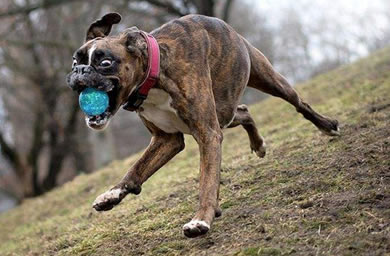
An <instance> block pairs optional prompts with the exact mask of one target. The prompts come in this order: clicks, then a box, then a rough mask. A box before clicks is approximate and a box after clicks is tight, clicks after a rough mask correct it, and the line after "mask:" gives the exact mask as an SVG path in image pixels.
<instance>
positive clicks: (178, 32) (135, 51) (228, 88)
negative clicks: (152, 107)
mask: <svg viewBox="0 0 390 256" xmlns="http://www.w3.org/2000/svg"><path fill="white" fill-rule="evenodd" d="M110 15H111V16H110ZM119 17H120V16H119ZM118 22H119V21H118V17H117V14H108V15H106V16H105V17H103V18H102V19H101V20H100V21H98V22H97V23H94V24H92V25H91V27H90V29H89V31H88V33H87V42H86V43H85V44H84V45H83V46H82V47H81V48H80V50H79V51H84V52H87V51H88V49H90V47H91V45H92V44H96V46H97V49H106V50H109V51H110V52H111V53H112V54H113V55H115V56H117V57H118V58H119V59H120V65H119V67H117V69H118V70H117V71H116V74H108V75H116V76H117V77H119V78H120V85H121V89H120V93H119V94H118V100H117V101H118V105H117V106H116V109H118V108H119V107H120V106H121V105H122V104H124V103H125V102H126V100H127V96H128V95H129V93H130V91H131V90H132V89H133V88H134V86H135V85H137V84H138V83H139V82H140V81H142V79H143V78H144V76H145V69H146V65H147V51H146V43H145V41H144V39H143V38H142V36H141V35H140V34H139V32H138V31H137V29H134V28H133V29H128V30H125V31H124V32H122V33H120V34H119V35H117V36H108V33H109V31H110V30H111V26H112V24H115V23H118ZM151 34H152V35H153V36H154V37H155V38H156V39H157V41H158V43H159V45H160V51H161V56H160V58H161V73H160V77H159V81H158V84H157V85H156V86H155V87H156V88H159V89H162V90H164V91H165V92H167V93H168V94H169V95H170V97H171V98H172V102H171V106H172V107H173V108H174V109H175V110H176V111H177V114H178V116H179V117H180V118H181V119H182V120H183V121H184V122H185V124H186V125H187V126H188V127H189V129H190V131H191V135H192V136H193V137H194V138H195V140H196V142H197V143H198V145H199V151H200V160H201V161H200V162H201V164H200V194H199V198H200V206H199V209H198V211H197V212H196V214H195V216H194V218H193V220H197V221H204V223H206V224H207V225H208V226H210V225H211V224H212V222H213V219H214V217H215V216H219V215H220V209H219V207H218V196H219V183H220V167H221V143H222V140H223V134H222V128H224V127H235V126H238V125H242V126H243V127H244V129H245V130H246V131H247V133H248V136H249V139H250V147H251V149H252V150H253V151H255V152H256V154H257V155H258V156H259V157H264V155H265V147H264V142H263V138H262V137H261V136H260V135H259V133H258V131H257V128H256V126H255V123H254V121H253V119H252V117H251V116H250V115H249V112H248V109H247V108H246V106H244V105H238V104H239V102H240V99H241V96H242V94H243V92H244V89H245V87H246V86H250V87H253V88H256V89H258V90H261V91H263V92H265V93H268V94H271V95H273V96H276V97H280V98H282V99H284V100H286V101H288V102H289V103H291V104H292V105H293V106H294V107H295V108H296V109H297V111H298V112H300V113H302V114H303V116H304V117H305V118H306V119H308V120H309V121H311V122H312V123H313V124H314V125H316V126H317V127H318V128H319V129H320V130H322V131H323V132H325V133H326V134H328V135H336V134H337V132H338V123H337V121H336V120H331V119H329V118H327V117H325V116H322V115H320V114H318V113H317V112H315V111H314V110H313V109H312V108H311V107H310V106H309V105H308V104H307V103H305V102H303V101H302V100H301V98H300V97H299V96H298V94H297V93H296V91H295V90H294V89H293V88H292V87H291V86H290V85H289V84H288V82H287V81H286V80H285V79H284V78H283V77H282V76H281V75H280V74H279V73H278V72H276V71H275V70H274V69H273V67H272V66H271V64H270V63H269V61H268V60H267V59H266V57H264V55H263V54H262V53H261V52H260V51H259V50H257V49H256V48H254V47H253V46H252V45H251V44H250V43H249V42H248V41H246V40H245V39H244V38H243V37H242V36H240V35H239V34H237V33H236V32H235V31H234V30H233V29H232V28H231V27H230V26H229V25H228V24H226V23H225V22H223V21H221V20H219V19H216V18H210V17H205V16H201V15H189V16H185V17H182V18H180V19H176V20H173V21H171V22H169V23H167V24H165V25H163V26H162V27H160V28H158V29H156V30H154V31H152V32H151ZM97 37H98V38H97ZM80 61H81V59H80ZM81 62H82V61H81ZM138 113H142V106H141V108H140V109H139V110H138ZM141 118H142V117H141ZM142 121H143V122H144V124H145V126H146V127H147V128H148V129H149V131H150V132H151V134H152V136H153V137H152V140H151V142H150V145H149V146H148V148H147V149H146V151H145V152H144V154H143V155H142V157H141V158H140V159H139V160H138V161H137V162H136V163H135V164H134V165H133V166H132V167H131V168H130V170H129V171H128V172H127V174H126V175H125V176H124V177H123V179H122V180H121V181H120V182H119V183H118V184H117V185H116V186H115V187H113V189H119V191H121V193H120V196H119V197H118V198H113V199H104V200H103V201H99V202H97V203H95V205H94V208H95V209H96V210H98V211H100V210H109V209H111V208H112V207H113V206H115V205H116V204H118V203H119V202H120V201H121V200H122V199H123V198H124V197H125V196H126V195H127V194H128V193H134V194H138V193H140V192H141V185H142V184H143V183H144V182H145V181H146V180H147V179H148V178H149V177H150V176H151V175H153V174H154V173H155V172H156V171H157V170H158V169H159V168H160V167H162V166H163V165H164V164H165V163H167V162H168V161H169V160H170V159H172V158H173V157H174V156H175V155H176V154H177V153H179V152H180V151H181V150H183V149H184V139H183V134H182V133H174V134H168V133H166V132H164V131H163V130H161V129H159V128H158V127H157V126H155V125H154V124H153V123H151V122H149V121H147V120H146V119H144V118H142ZM194 225H195V226H185V228H184V233H185V235H186V236H188V237H196V236H199V235H202V234H204V233H206V232H207V231H208V229H209V228H208V227H206V226H202V225H201V224H199V225H198V224H194Z"/></svg>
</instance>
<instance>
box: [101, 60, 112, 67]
mask: <svg viewBox="0 0 390 256" xmlns="http://www.w3.org/2000/svg"><path fill="white" fill-rule="evenodd" d="M111 64H112V61H111V60H103V61H102V62H100V66H102V67H109V66H111Z"/></svg>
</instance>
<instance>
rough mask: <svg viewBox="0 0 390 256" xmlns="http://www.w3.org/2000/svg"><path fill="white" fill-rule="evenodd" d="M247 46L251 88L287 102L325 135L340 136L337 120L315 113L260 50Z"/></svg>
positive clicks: (249, 84)
mask: <svg viewBox="0 0 390 256" xmlns="http://www.w3.org/2000/svg"><path fill="white" fill-rule="evenodd" d="M246 44H247V48H248V51H249V55H250V58H251V74H250V78H249V82H248V86H249V87H252V88H255V89H258V90H261V91H263V92H265V93H268V94H271V95H273V96H276V97H280V98H282V99H284V100H286V101H287V102H289V103H290V104H292V105H293V106H294V107H295V108H296V110H297V111H298V112H299V113H301V114H302V115H303V116H304V117H305V118H306V119H308V120H309V121H311V122H312V123H313V124H314V125H315V126H317V128H318V129H320V130H321V131H322V132H323V133H325V134H327V135H330V136H335V135H339V125H338V121H337V120H332V119H330V118H328V117H326V116H323V115H321V114H319V113H317V112H316V111H314V110H313V109H312V108H311V107H310V105H309V104H307V103H306V102H304V101H303V100H302V99H301V98H300V97H299V95H298V93H297V92H296V91H295V90H294V88H293V87H292V86H291V85H290V84H289V83H288V82H287V80H286V79H285V78H284V77H283V76H282V75H280V74H279V73H278V72H276V71H275V70H274V68H273V67H272V65H271V63H270V62H269V61H268V60H267V58H266V57H265V56H264V55H263V54H262V53H261V52H260V51H259V50H257V49H256V48H254V47H253V46H252V45H250V44H249V43H248V42H246Z"/></svg>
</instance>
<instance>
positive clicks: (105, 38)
mask: <svg viewBox="0 0 390 256" xmlns="http://www.w3.org/2000/svg"><path fill="white" fill-rule="evenodd" d="M120 20H121V16H120V15H119V14H117V13H109V14H106V15H104V16H103V17H102V18H101V19H100V20H97V21H95V22H94V23H92V24H91V25H90V27H89V29H88V31H87V35H86V39H85V43H84V44H83V45H82V46H81V47H80V48H79V49H78V50H77V51H76V52H75V53H74V55H73V64H72V71H71V72H70V73H69V74H68V76H67V83H68V85H69V86H70V87H71V88H72V89H73V90H75V91H77V92H78V93H80V92H81V91H83V90H84V89H85V88H87V87H93V88H97V89H99V90H104V91H106V92H107V93H108V96H109V107H108V108H107V110H106V111H105V112H104V113H103V114H101V115H97V116H86V118H85V119H86V122H87V125H88V126H89V127H90V128H93V129H96V130H101V129H104V128H105V127H106V126H107V124H108V123H109V120H110V118H111V117H112V116H113V115H114V114H115V113H116V112H117V111H118V109H119V108H120V107H121V106H122V105H123V104H125V103H126V101H127V98H128V96H129V94H130V93H131V91H132V89H133V88H135V86H136V85H137V84H138V83H139V82H140V81H142V79H143V76H144V73H145V70H146V68H147V66H146V63H145V61H144V60H145V57H146V55H147V54H146V52H147V44H146V42H145V41H144V39H143V37H142V35H141V34H140V31H139V30H138V29H137V28H135V27H133V28H129V29H126V30H124V31H123V32H121V33H120V34H119V35H116V36H109V33H110V31H111V28H112V25H114V24H117V23H119V22H120Z"/></svg>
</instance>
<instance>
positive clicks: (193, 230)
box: [183, 220, 210, 238]
mask: <svg viewBox="0 0 390 256" xmlns="http://www.w3.org/2000/svg"><path fill="white" fill-rule="evenodd" d="M209 230H210V225H209V224H207V223H206V222H205V221H203V220H191V221H190V222H188V223H187V224H185V225H184V226H183V231H184V235H185V236H187V237H191V238H192V237H197V236H200V235H204V234H206V233H207V231H209Z"/></svg>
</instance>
